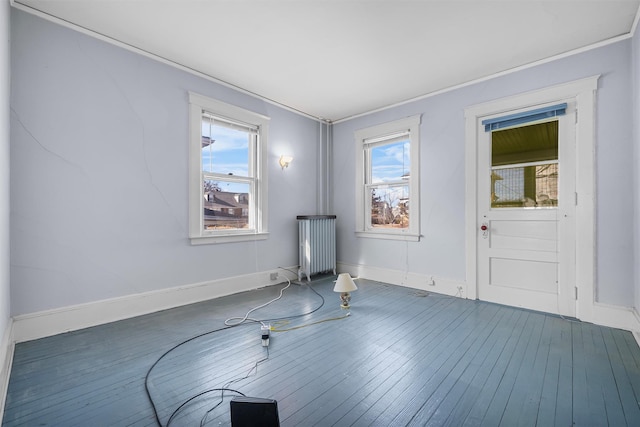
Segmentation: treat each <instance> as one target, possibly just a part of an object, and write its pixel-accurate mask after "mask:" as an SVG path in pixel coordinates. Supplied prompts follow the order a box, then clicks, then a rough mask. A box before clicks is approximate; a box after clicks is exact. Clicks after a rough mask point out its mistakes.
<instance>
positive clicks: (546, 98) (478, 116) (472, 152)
mask: <svg viewBox="0 0 640 427" xmlns="http://www.w3.org/2000/svg"><path fill="white" fill-rule="evenodd" d="M599 77H600V76H599V75H596V76H592V77H588V78H585V79H581V80H576V81H573V82H569V83H565V84H561V85H557V86H552V87H548V88H544V89H540V90H536V91H533V92H527V93H523V94H518V95H514V96H510V97H507V98H502V99H498V100H495V101H490V102H486V103H483V104H479V105H474V106H471V107H468V108H466V109H465V174H466V178H465V202H466V208H465V224H466V225H465V227H466V230H465V235H466V285H467V293H466V295H467V297H468V298H470V299H477V297H478V279H477V277H478V276H477V265H478V258H477V243H478V242H477V239H478V235H479V232H478V230H479V227H480V224H478V223H477V218H478V215H477V214H478V195H477V185H476V175H477V155H478V151H477V147H478V141H479V140H480V135H479V133H478V132H479V126H478V125H479V123H480V122H481V121H482V120H483V118H484V117H486V116H490V115H496V114H501V113H508V112H510V111H514V110H521V109H526V108H530V107H534V106H537V105H540V104H546V103H555V102H564V101H565V100H572V101H575V104H576V110H577V114H578V119H577V123H576V133H575V135H576V145H575V168H576V175H575V178H576V197H577V205H576V211H575V216H576V217H575V228H576V230H575V231H576V232H575V244H576V254H575V255H576V256H575V280H576V283H575V286H576V292H577V299H576V317H577V318H578V319H581V320H585V321H594V302H595V100H596V97H595V94H596V90H597V88H598V79H599Z"/></svg>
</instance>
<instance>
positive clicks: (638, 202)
mask: <svg viewBox="0 0 640 427" xmlns="http://www.w3.org/2000/svg"><path fill="white" fill-rule="evenodd" d="M632 47H633V54H632V61H633V63H632V66H631V82H632V86H631V87H632V88H633V92H632V93H633V120H632V123H633V143H634V149H635V150H634V156H633V159H634V160H633V162H634V163H633V164H634V171H635V180H634V186H633V189H634V191H633V195H634V198H635V214H634V217H635V224H634V226H635V227H634V230H635V233H634V238H635V253H634V259H635V307H636V309H639V308H640V120H638V115H640V32H638V31H636V33H635V35H634V36H633V39H632Z"/></svg>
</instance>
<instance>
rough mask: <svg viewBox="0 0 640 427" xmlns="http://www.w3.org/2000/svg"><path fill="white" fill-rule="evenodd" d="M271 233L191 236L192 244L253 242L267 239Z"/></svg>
mask: <svg viewBox="0 0 640 427" xmlns="http://www.w3.org/2000/svg"><path fill="white" fill-rule="evenodd" d="M268 237H269V233H251V234H220V235H216V236H199V237H191V238H190V240H191V245H192V246H197V245H215V244H218V243H233V242H251V241H254V240H266V239H267V238H268Z"/></svg>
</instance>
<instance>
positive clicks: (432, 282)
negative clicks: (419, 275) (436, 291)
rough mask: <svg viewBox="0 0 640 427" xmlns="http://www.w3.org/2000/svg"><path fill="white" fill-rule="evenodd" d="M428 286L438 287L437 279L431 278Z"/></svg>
mask: <svg viewBox="0 0 640 427" xmlns="http://www.w3.org/2000/svg"><path fill="white" fill-rule="evenodd" d="M427 285H429V286H435V285H436V279H434V278H433V276H431V278H430V279H429V281H428V282H427Z"/></svg>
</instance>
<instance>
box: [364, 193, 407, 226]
mask: <svg viewBox="0 0 640 427" xmlns="http://www.w3.org/2000/svg"><path fill="white" fill-rule="evenodd" d="M370 191H371V194H370V198H371V226H372V227H374V228H408V227H409V186H408V185H397V186H389V187H371V188H370Z"/></svg>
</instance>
